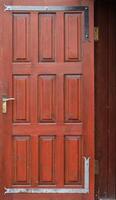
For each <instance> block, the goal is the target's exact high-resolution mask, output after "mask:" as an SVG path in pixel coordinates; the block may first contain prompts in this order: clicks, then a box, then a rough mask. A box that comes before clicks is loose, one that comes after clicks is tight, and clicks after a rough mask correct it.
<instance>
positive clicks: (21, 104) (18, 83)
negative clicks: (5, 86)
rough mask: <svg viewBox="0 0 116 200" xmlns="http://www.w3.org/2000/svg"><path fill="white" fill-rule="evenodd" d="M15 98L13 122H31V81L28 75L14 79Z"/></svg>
mask: <svg viewBox="0 0 116 200" xmlns="http://www.w3.org/2000/svg"><path fill="white" fill-rule="evenodd" d="M13 89H14V92H13V93H14V98H15V101H14V103H13V121H14V122H29V120H30V105H29V102H30V99H29V98H30V92H29V91H30V80H29V76H28V75H27V76H26V75H24V76H22V75H19V76H14V77H13Z"/></svg>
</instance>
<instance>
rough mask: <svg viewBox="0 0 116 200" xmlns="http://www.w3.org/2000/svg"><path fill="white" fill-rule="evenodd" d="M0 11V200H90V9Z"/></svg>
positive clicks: (10, 4) (53, 6) (46, 5)
mask: <svg viewBox="0 0 116 200" xmlns="http://www.w3.org/2000/svg"><path fill="white" fill-rule="evenodd" d="M4 4H6V6H4ZM40 6H42V7H40ZM4 9H5V11H4ZM1 10H2V12H1V13H2V22H3V32H2V33H3V35H2V42H3V46H2V48H3V63H2V64H3V66H2V67H1V71H2V72H3V73H4V78H3V80H2V83H3V94H2V97H3V99H2V100H3V104H4V106H5V103H6V106H7V108H6V110H5V107H4V110H3V112H4V113H3V114H2V115H3V119H4V129H3V132H2V134H3V135H4V149H3V155H4V170H3V173H4V180H3V182H4V188H5V189H4V192H5V195H4V198H5V199H7V198H8V199H14V200H22V199H24V200H32V199H34V200H35V199H40V200H44V199H46V200H51V199H59V200H71V199H73V200H76V199H82V200H83V199H86V200H93V199H94V196H93V194H94V170H93V163H94V130H93V127H94V124H93V2H92V1H91V0H88V1H84V0H83V1H81V2H80V1H77V0H70V1H69V0H62V1H61V0H58V1H55V0H54V1H53V0H46V1H44V0H43V1H40V0H33V1H27V0H13V1H10V0H6V1H4V2H2V9H1ZM11 97H12V98H14V100H13V99H9V98H11ZM7 98H8V99H7ZM7 100H8V101H7ZM5 101H6V102H5Z"/></svg>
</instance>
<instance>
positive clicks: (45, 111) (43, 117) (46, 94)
mask: <svg viewBox="0 0 116 200" xmlns="http://www.w3.org/2000/svg"><path fill="white" fill-rule="evenodd" d="M38 116H39V122H55V121H56V76H55V75H40V76H39V77H38Z"/></svg>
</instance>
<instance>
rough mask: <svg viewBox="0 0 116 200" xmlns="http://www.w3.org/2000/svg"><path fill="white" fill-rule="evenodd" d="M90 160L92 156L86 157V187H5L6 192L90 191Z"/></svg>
mask: <svg viewBox="0 0 116 200" xmlns="http://www.w3.org/2000/svg"><path fill="white" fill-rule="evenodd" d="M89 160H90V158H86V157H84V161H85V162H84V168H85V172H84V188H77V189H71V188H5V194H8V193H9V194H10V193H12V194H20V193H29V194H35V193H36V194H40V193H46V194H47V193H51V194H53V193H55V194H56V193H63V194H67V193H68V194H69V193H70V194H74V193H75V194H76V193H81V194H85V193H89Z"/></svg>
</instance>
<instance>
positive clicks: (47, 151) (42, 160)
mask: <svg viewBox="0 0 116 200" xmlns="http://www.w3.org/2000/svg"><path fill="white" fill-rule="evenodd" d="M55 156H56V154H55V136H40V138H39V184H42V185H46V184H47V185H53V184H55Z"/></svg>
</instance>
